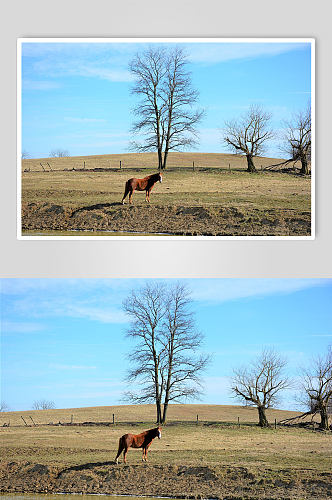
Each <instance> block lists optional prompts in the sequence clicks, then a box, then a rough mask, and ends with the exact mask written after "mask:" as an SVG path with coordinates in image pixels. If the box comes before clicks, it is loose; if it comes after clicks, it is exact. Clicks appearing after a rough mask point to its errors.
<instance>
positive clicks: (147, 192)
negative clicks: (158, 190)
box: [145, 189, 151, 203]
mask: <svg viewBox="0 0 332 500" xmlns="http://www.w3.org/2000/svg"><path fill="white" fill-rule="evenodd" d="M150 191H151V189H147V191H146V195H145V201H147V202H148V203H150Z"/></svg>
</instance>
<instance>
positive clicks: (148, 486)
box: [0, 462, 332, 500]
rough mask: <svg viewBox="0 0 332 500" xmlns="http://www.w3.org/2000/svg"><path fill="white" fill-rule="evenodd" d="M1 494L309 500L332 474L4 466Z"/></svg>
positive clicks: (328, 485) (329, 488)
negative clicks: (32, 493) (79, 494)
mask: <svg viewBox="0 0 332 500" xmlns="http://www.w3.org/2000/svg"><path fill="white" fill-rule="evenodd" d="M0 491H2V492H20V493H24V492H29V493H31V492H34V493H82V494H111V495H148V496H164V497H165V496H166V497H180V498H216V499H260V498H265V499H266V498H270V499H283V500H286V499H307V498H317V499H323V498H329V497H331V495H332V474H331V473H328V472H323V473H322V472H317V471H312V470H310V469H309V470H306V469H302V470H296V471H294V470H290V469H282V470H272V469H270V468H262V467H260V468H256V469H254V468H252V469H249V468H247V467H234V466H217V465H212V466H186V465H150V464H141V465H124V464H119V465H115V464H114V463H113V462H104V463H86V464H83V465H80V466H73V467H67V468H61V467H56V466H48V465H43V464H38V463H31V462H21V463H17V462H1V463H0Z"/></svg>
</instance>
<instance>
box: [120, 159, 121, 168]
mask: <svg viewBox="0 0 332 500" xmlns="http://www.w3.org/2000/svg"><path fill="white" fill-rule="evenodd" d="M120 170H121V160H120Z"/></svg>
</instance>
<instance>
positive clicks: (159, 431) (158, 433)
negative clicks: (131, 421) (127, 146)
mask: <svg viewBox="0 0 332 500" xmlns="http://www.w3.org/2000/svg"><path fill="white" fill-rule="evenodd" d="M160 182H161V181H160ZM156 431H157V436H158V439H161V427H157V429H156Z"/></svg>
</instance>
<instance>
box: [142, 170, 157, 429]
mask: <svg viewBox="0 0 332 500" xmlns="http://www.w3.org/2000/svg"><path fill="white" fill-rule="evenodd" d="M159 175H160V172H158V173H157V174H151V175H147V176H146V177H144V179H153V178H154V177H159ZM151 430H152V429H151Z"/></svg>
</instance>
